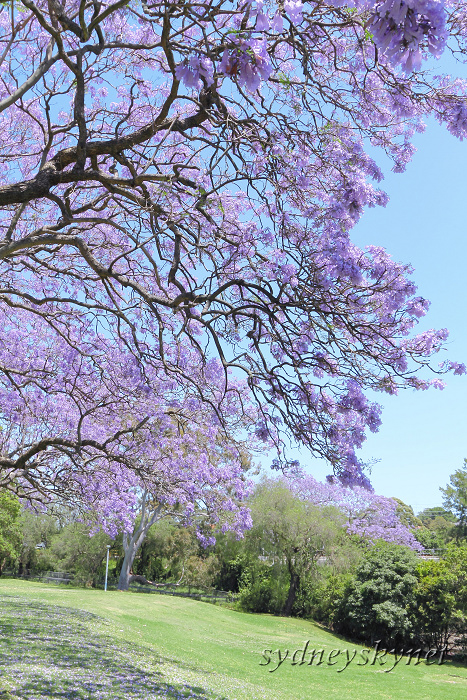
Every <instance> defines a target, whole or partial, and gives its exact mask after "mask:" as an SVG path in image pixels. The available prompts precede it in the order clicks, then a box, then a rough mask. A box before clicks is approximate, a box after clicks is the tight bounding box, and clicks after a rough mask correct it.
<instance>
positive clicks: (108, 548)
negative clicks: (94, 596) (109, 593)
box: [104, 544, 110, 591]
mask: <svg viewBox="0 0 467 700" xmlns="http://www.w3.org/2000/svg"><path fill="white" fill-rule="evenodd" d="M109 551H110V544H108V545H107V561H106V563H105V584H104V591H106V590H107V574H108V573H109Z"/></svg>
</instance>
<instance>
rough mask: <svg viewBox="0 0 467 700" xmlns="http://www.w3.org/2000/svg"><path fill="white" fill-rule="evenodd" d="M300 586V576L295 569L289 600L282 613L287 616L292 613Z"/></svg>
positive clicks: (291, 574) (291, 580)
mask: <svg viewBox="0 0 467 700" xmlns="http://www.w3.org/2000/svg"><path fill="white" fill-rule="evenodd" d="M299 586H300V576H299V575H298V574H297V573H296V572H295V571H291V572H290V586H289V592H288V594H287V600H286V601H285V605H284V607H283V608H282V615H284V616H285V617H289V615H290V613H291V612H292V607H293V604H294V603H295V598H296V596H297V591H298V589H299Z"/></svg>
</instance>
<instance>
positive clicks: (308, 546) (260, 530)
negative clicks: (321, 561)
mask: <svg viewBox="0 0 467 700" xmlns="http://www.w3.org/2000/svg"><path fill="white" fill-rule="evenodd" d="M250 507H251V515H252V519H253V530H252V532H251V534H250V535H249V537H250V538H251V539H253V540H256V542H257V544H258V546H259V547H260V548H261V549H262V550H263V551H264V554H265V555H266V556H270V557H279V558H280V559H281V560H282V561H283V563H284V564H285V566H286V568H287V571H288V575H289V588H288V593H287V598H286V601H285V603H284V606H283V608H282V614H283V615H290V613H291V612H292V607H293V604H294V602H295V598H296V595H297V592H298V590H299V588H300V584H301V582H302V581H303V579H304V578H305V577H306V576H307V575H308V574H309V573H310V571H311V570H312V568H313V567H314V566H315V564H316V561H317V559H318V558H319V557H320V556H322V555H326V554H330V553H331V549H332V545H333V544H335V543H336V542H337V540H338V538H339V535H340V533H341V532H342V528H343V522H344V518H343V516H342V514H341V513H339V511H338V510H337V509H336V508H333V507H329V506H328V507H318V506H315V505H313V504H311V503H310V502H309V501H303V500H301V499H299V498H298V497H297V496H295V495H294V494H293V493H292V492H291V491H290V489H289V488H288V487H287V486H286V485H285V484H282V483H280V482H277V481H273V480H266V479H265V480H263V482H262V483H261V484H259V485H258V487H257V488H256V491H255V494H254V497H253V499H252V501H251V504H250Z"/></svg>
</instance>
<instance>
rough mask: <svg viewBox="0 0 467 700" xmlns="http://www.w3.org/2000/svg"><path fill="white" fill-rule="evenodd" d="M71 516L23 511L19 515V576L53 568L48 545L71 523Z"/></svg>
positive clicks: (49, 512) (48, 512) (62, 513)
mask: <svg viewBox="0 0 467 700" xmlns="http://www.w3.org/2000/svg"><path fill="white" fill-rule="evenodd" d="M72 521H73V518H72V517H71V514H68V515H65V513H64V512H63V511H62V512H61V513H60V515H59V516H58V515H56V514H52V512H51V511H45V512H42V511H39V512H35V511H32V510H28V509H24V510H23V511H22V513H21V530H22V545H21V552H20V556H19V558H18V574H19V575H20V576H22V575H24V574H28V573H33V572H37V571H45V570H48V569H53V568H54V566H55V565H54V563H53V558H52V556H51V551H50V545H51V543H52V539H53V536H54V535H56V534H57V533H58V532H59V531H60V530H61V528H62V526H64V525H65V524H66V523H69V522H72Z"/></svg>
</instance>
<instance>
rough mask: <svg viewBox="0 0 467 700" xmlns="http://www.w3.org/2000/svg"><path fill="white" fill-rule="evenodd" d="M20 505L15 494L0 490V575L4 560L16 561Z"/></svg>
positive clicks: (18, 546) (19, 541)
mask: <svg viewBox="0 0 467 700" xmlns="http://www.w3.org/2000/svg"><path fill="white" fill-rule="evenodd" d="M20 512H21V506H20V503H19V500H18V498H17V497H16V496H14V495H13V494H11V493H9V492H8V491H5V490H0V575H1V574H2V571H3V569H4V567H5V564H6V562H7V561H8V560H9V559H10V560H14V561H16V559H17V558H18V556H19V553H20V549H21V540H22V534H21V522H20Z"/></svg>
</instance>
